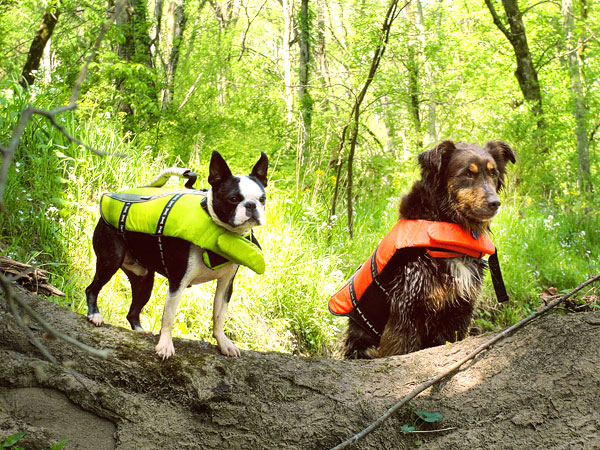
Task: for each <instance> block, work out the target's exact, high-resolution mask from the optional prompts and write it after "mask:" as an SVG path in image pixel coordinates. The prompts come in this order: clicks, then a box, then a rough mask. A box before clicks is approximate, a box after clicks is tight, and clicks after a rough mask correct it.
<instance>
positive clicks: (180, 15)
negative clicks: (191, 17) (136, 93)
mask: <svg viewBox="0 0 600 450" xmlns="http://www.w3.org/2000/svg"><path fill="white" fill-rule="evenodd" d="M183 4H184V0H176V1H174V2H171V3H170V4H169V9H168V12H167V17H168V25H169V32H168V33H167V36H168V38H167V39H168V40H167V42H166V46H165V47H166V48H167V55H168V56H167V62H166V66H165V76H166V87H165V88H164V89H163V92H162V109H163V110H166V109H169V106H170V105H171V102H172V101H173V90H174V88H175V73H176V71H177V66H178V64H179V54H180V50H181V44H182V42H183V33H184V31H185V24H186V22H187V18H186V16H185V11H184V9H183Z"/></svg>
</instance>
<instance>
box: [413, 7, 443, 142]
mask: <svg viewBox="0 0 600 450" xmlns="http://www.w3.org/2000/svg"><path fill="white" fill-rule="evenodd" d="M439 5H441V3H438V6H439ZM416 8H417V11H416V15H415V25H416V27H417V31H418V33H417V36H418V39H419V44H420V48H421V52H424V51H425V46H426V44H427V43H426V42H425V36H426V35H425V17H424V15H423V5H422V1H421V0H416ZM437 19H438V22H441V14H440V13H439V11H438V12H437ZM438 26H441V23H438ZM436 39H437V38H436ZM423 72H424V79H425V84H426V85H427V86H428V89H429V93H428V94H427V108H428V116H427V134H428V139H429V143H434V142H437V140H438V137H437V124H436V121H437V108H436V103H435V96H434V92H435V80H434V73H433V68H432V66H431V63H430V61H429V59H428V58H427V57H426V56H423Z"/></svg>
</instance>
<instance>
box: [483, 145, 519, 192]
mask: <svg viewBox="0 0 600 450" xmlns="http://www.w3.org/2000/svg"><path fill="white" fill-rule="evenodd" d="M485 148H486V149H487V151H489V152H490V155H492V158H494V160H495V161H496V164H497V165H498V171H499V172H500V176H499V177H498V190H501V189H502V188H503V187H504V185H505V183H504V174H505V173H506V163H508V162H511V163H514V162H515V161H516V159H515V152H513V150H512V148H510V147H509V146H508V144H506V143H504V142H502V141H489V142H488V143H487V144H485Z"/></svg>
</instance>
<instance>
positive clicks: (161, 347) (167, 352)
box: [154, 337, 175, 361]
mask: <svg viewBox="0 0 600 450" xmlns="http://www.w3.org/2000/svg"><path fill="white" fill-rule="evenodd" d="M154 351H155V352H156V354H157V355H158V357H159V358H161V359H162V360H163V361H164V360H165V359H167V358H170V357H171V356H173V355H174V354H175V347H174V346H173V341H172V340H171V339H162V337H161V339H159V341H158V344H157V345H156V347H155V348H154Z"/></svg>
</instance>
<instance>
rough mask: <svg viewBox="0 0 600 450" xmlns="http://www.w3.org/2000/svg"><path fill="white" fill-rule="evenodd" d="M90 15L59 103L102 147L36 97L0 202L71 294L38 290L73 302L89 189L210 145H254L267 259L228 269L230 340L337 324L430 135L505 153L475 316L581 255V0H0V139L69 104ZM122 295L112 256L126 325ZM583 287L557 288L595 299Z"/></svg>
mask: <svg viewBox="0 0 600 450" xmlns="http://www.w3.org/2000/svg"><path fill="white" fill-rule="evenodd" d="M104 23H111V26H110V27H109V28H108V31H107V33H106V35H105V36H104V38H103V40H102V41H101V46H100V48H99V50H98V52H97V53H96V54H95V55H94V58H93V60H92V63H91V64H90V66H89V72H88V76H87V79H86V81H85V82H84V84H83V85H82V86H81V91H80V94H79V99H78V108H77V110H75V111H69V112H65V113H62V114H60V115H58V116H56V120H57V123H58V124H59V125H61V126H63V127H64V128H65V130H66V132H67V133H68V134H70V135H71V136H76V137H77V138H78V139H80V140H81V141H82V142H84V143H86V144H87V145H89V146H91V147H93V148H94V149H97V150H99V151H101V152H105V153H106V154H107V155H106V156H98V155H96V154H94V153H93V152H91V151H90V150H89V149H86V148H85V147H83V146H81V145H77V144H75V143H73V142H71V141H70V140H69V139H67V138H66V136H65V134H64V133H61V132H60V131H59V130H58V129H57V128H56V127H53V126H52V125H51V124H50V123H49V121H48V120H46V119H45V118H43V117H37V116H36V117H34V118H33V119H32V120H31V121H30V123H29V124H28V126H27V129H26V130H25V133H24V134H23V137H22V140H21V143H20V145H19V147H18V148H17V152H16V155H15V160H14V163H13V164H12V165H11V167H10V171H9V174H8V181H7V186H6V193H5V203H6V205H5V206H6V207H5V208H4V210H3V211H1V212H0V252H1V253H2V254H4V255H7V256H9V257H11V258H14V259H17V260H20V261H24V262H27V263H31V264H35V265H37V266H39V267H41V268H44V269H46V270H48V271H49V272H50V273H51V274H52V278H51V282H52V283H53V284H54V285H56V286H57V287H59V288H60V289H62V290H63V291H65V292H66V294H67V295H66V297H65V298H63V299H55V301H59V302H61V303H62V304H65V305H68V306H69V307H70V308H72V309H73V310H75V311H78V312H80V313H82V314H84V313H85V312H86V309H85V294H84V290H85V287H86V286H87V285H88V284H89V282H90V279H91V276H92V275H93V271H94V264H95V257H94V254H93V249H92V245H91V236H92V232H93V229H94V226H95V223H96V221H97V220H98V217H99V212H98V206H97V205H98V201H99V198H100V196H101V194H102V193H103V192H107V191H117V190H120V189H123V188H125V187H133V186H140V185H144V184H146V183H147V182H148V181H150V180H151V179H152V178H153V177H154V176H155V175H156V174H158V173H159V172H160V171H161V170H162V169H164V168H166V167H170V166H172V165H178V166H184V167H189V168H191V169H193V170H195V171H196V172H197V173H198V174H199V181H198V183H197V184H196V187H207V185H206V182H205V180H206V177H207V173H208V170H207V169H208V161H209V159H210V154H211V152H212V151H213V150H218V151H219V152H221V154H223V156H224V157H225V159H226V160H227V161H229V162H230V165H231V166H232V168H233V169H234V172H235V173H245V172H249V170H250V168H251V167H252V165H253V164H254V162H255V161H256V160H257V159H258V156H259V152H260V151H264V152H266V153H267V155H268V156H269V158H270V171H269V177H270V180H269V187H268V189H267V194H268V223H267V224H266V225H265V226H263V227H262V228H261V229H260V230H258V233H257V235H258V238H259V241H260V242H261V243H262V245H263V247H264V248H265V252H266V257H267V261H268V269H267V273H265V274H264V275H263V276H260V277H259V276H257V275H255V274H253V273H252V272H251V271H250V270H248V269H244V268H242V269H241V270H240V274H239V275H238V277H237V278H236V282H235V289H234V297H233V300H232V304H231V306H230V314H229V316H228V320H227V323H226V332H227V333H228V334H229V336H230V337H231V338H232V339H233V340H234V341H235V342H236V343H237V344H238V345H239V346H240V347H241V348H246V349H255V350H275V351H285V352H293V353H297V354H303V355H332V354H335V353H336V348H337V344H338V339H339V336H340V333H341V331H342V330H343V328H344V326H345V322H344V320H342V319H340V318H336V317H334V316H332V315H331V314H330V313H329V312H328V310H327V299H328V298H329V295H330V294H332V293H333V292H335V290H336V288H338V287H339V286H340V284H341V283H342V282H343V281H344V280H345V279H347V278H348V277H349V276H350V275H351V274H352V273H353V271H354V270H355V269H356V268H357V267H358V265H359V264H360V263H361V262H362V261H364V259H365V258H366V257H367V256H368V255H369V254H370V253H371V252H372V250H373V249H374V247H375V246H376V244H377V242H378V241H379V240H380V239H381V237H382V236H383V235H384V234H385V233H386V232H387V231H388V230H389V229H390V228H391V226H392V225H393V223H394V222H395V220H396V219H397V205H398V203H399V201H400V198H401V195H402V193H403V192H406V191H407V189H408V188H409V187H410V185H411V184H412V183H413V182H414V181H415V179H416V178H417V177H418V167H417V164H416V156H417V155H418V154H419V153H420V152H422V151H424V150H427V149H428V148H431V147H432V146H433V145H435V144H436V143H437V142H439V141H440V140H443V139H452V140H455V141H466V142H477V143H479V144H484V143H485V142H486V141H488V140H492V139H502V140H504V141H506V142H507V143H508V144H509V145H511V146H512V148H513V149H514V150H515V152H516V153H517V155H518V161H517V164H516V165H515V166H514V167H511V168H510V172H509V175H508V180H507V185H508V186H507V189H506V190H505V191H504V192H503V195H502V202H503V206H502V209H501V212H500V214H499V216H498V217H497V218H496V220H495V221H494V223H493V226H492V232H493V240H494V242H495V244H496V245H497V247H498V249H499V256H500V262H501V265H502V268H503V273H504V279H505V282H506V285H507V288H508V291H509V294H510V296H511V300H510V302H509V303H508V304H505V305H501V306H500V305H498V304H497V303H496V300H495V296H494V294H493V289H492V288H491V282H490V280H489V277H488V279H486V287H485V289H484V293H483V298H482V300H481V302H480V304H479V306H478V309H477V314H476V318H475V320H474V322H473V329H472V332H473V333H478V332H482V331H487V330H493V329H498V328H501V327H504V326H506V325H509V324H512V323H514V322H516V321H517V320H519V319H520V318H522V317H524V316H525V315H527V314H529V313H530V312H531V311H532V310H534V309H536V308H537V307H538V306H539V304H540V301H541V300H540V299H539V294H540V293H541V292H542V291H544V290H545V289H547V288H549V287H556V288H557V289H558V290H559V291H561V290H564V289H567V288H570V287H573V286H575V285H577V284H579V282H581V281H583V280H584V279H587V278H588V277H589V276H592V275H594V274H595V273H597V272H598V269H599V267H600V256H599V254H600V217H599V215H598V212H597V201H595V199H594V191H595V189H597V187H596V186H597V185H598V177H599V174H598V171H599V170H598V169H599V163H598V152H597V147H598V145H597V140H598V136H597V131H598V128H600V115H599V114H598V110H599V108H600V104H599V101H600V96H599V92H598V88H599V86H600V79H599V77H600V61H599V59H598V55H599V54H600V52H599V50H600V48H599V47H600V42H599V41H598V36H597V33H598V32H599V31H600V11H599V10H598V5H596V4H593V3H591V2H590V3H588V2H587V0H562V1H537V0H533V1H520V2H518V3H517V1H516V0H502V2H500V1H497V0H485V1H482V0H478V1H474V0H464V1H461V2H444V1H439V0H413V1H411V2H409V3H404V2H398V1H394V0H392V1H391V2H384V1H374V0H349V1H342V0H338V1H328V0H312V1H310V0H295V1H293V0H279V1H277V0H222V1H217V0H208V1H207V0H195V1H187V2H184V1H183V0H155V1H145V0H126V1H123V0H116V1H112V0H111V1H109V2H106V1H101V0H90V1H78V2H75V1H72V0H61V1H58V0H49V1H46V2H40V1H34V0H0V55H1V58H0V144H2V145H5V144H7V143H8V142H9V140H10V137H11V135H12V132H13V130H14V128H15V126H16V125H17V122H18V120H19V118H20V115H21V111H22V110H23V109H24V108H25V107H26V106H27V104H29V103H32V104H33V105H35V106H36V107H38V108H45V109H52V108H56V107H60V106H63V105H66V104H68V103H69V98H70V96H71V92H72V89H73V86H74V85H75V82H76V79H77V76H78V74H79V71H80V69H81V67H82V66H83V64H84V62H85V60H86V58H88V57H89V56H90V54H91V49H92V47H93V45H94V42H95V40H96V38H97V37H98V35H99V34H100V30H101V28H102V26H103V24H104ZM386 27H387V28H386ZM32 42H33V44H32ZM378 58H379V60H378ZM36 61H37V64H36ZM377 62H378V63H379V64H378V65H377V64H376V63H377ZM112 154H124V155H126V156H125V157H121V156H110V155H112ZM4 157H6V155H5V156H4ZM171 183H172V185H173V186H176V185H179V184H180V182H179V181H178V180H173V181H172V182H171ZM213 289H214V286H213V285H212V284H207V285H201V286H197V287H193V288H191V289H188V290H187V291H186V293H185V295H184V297H183V299H182V303H181V305H180V307H179V310H178V320H177V324H176V330H175V335H176V336H181V337H189V338H194V339H206V340H211V339H212V337H211V329H212V328H211V327H212V323H211V317H212V315H211V309H212V292H213ZM166 291H167V284H166V281H165V280H164V279H162V278H158V282H157V283H156V284H155V288H154V295H153V297H152V299H151V301H150V303H149V304H148V305H147V306H146V308H145V312H144V314H143V325H144V326H145V328H146V329H149V330H151V331H154V332H158V330H159V327H160V316H161V312H162V306H163V302H164V298H165V296H166ZM129 298H130V294H129V286H128V283H127V281H126V277H125V276H124V274H119V276H117V277H115V278H114V279H113V280H112V281H111V282H110V283H109V284H108V285H107V286H106V287H105V288H104V290H103V291H102V292H101V295H100V309H101V311H102V312H103V315H104V317H105V319H106V320H107V321H108V322H109V323H112V324H116V325H122V326H126V320H125V315H126V312H127V310H128V308H129V304H130V299H129ZM587 298H588V300H587V303H586V304H579V305H574V306H575V307H576V308H582V307H585V308H596V307H597V306H598V305H597V303H596V302H595V301H594V300H593V299H594V298H595V297H594V296H588V297H587ZM590 298H591V299H592V300H591V301H590V300H589V299H590Z"/></svg>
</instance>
